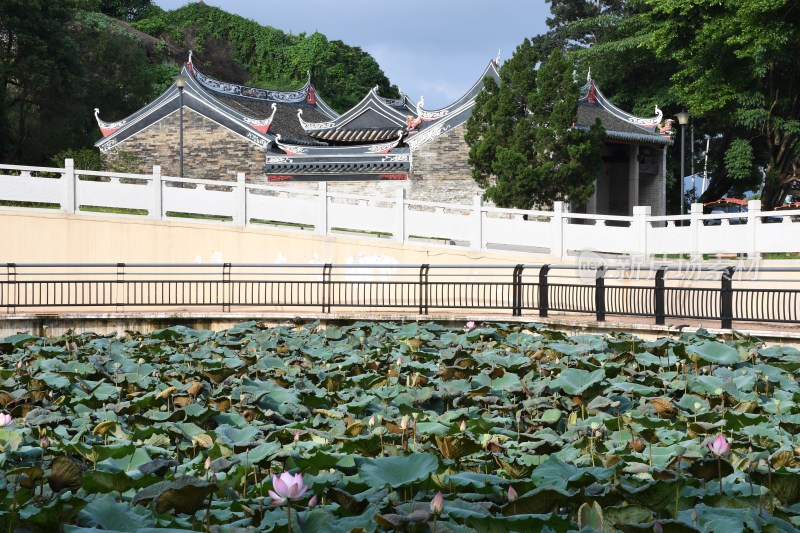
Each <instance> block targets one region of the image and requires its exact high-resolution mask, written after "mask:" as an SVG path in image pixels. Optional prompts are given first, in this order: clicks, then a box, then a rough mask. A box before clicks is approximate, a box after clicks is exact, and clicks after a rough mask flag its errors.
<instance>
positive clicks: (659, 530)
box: [653, 522, 664, 533]
mask: <svg viewBox="0 0 800 533" xmlns="http://www.w3.org/2000/svg"><path fill="white" fill-rule="evenodd" d="M653 533H664V527H663V526H662V525H661V522H656V523H655V524H653Z"/></svg>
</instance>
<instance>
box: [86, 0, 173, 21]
mask: <svg viewBox="0 0 800 533" xmlns="http://www.w3.org/2000/svg"><path fill="white" fill-rule="evenodd" d="M98 9H99V11H100V12H101V13H103V14H105V15H108V16H109V17H114V18H118V19H122V20H126V21H128V22H132V21H134V20H138V19H140V18H143V17H147V16H150V15H152V14H153V13H154V12H156V11H158V10H159V8H158V7H156V6H154V5H153V2H152V0H100V1H99V6H98Z"/></svg>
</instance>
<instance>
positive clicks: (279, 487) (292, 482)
mask: <svg viewBox="0 0 800 533" xmlns="http://www.w3.org/2000/svg"><path fill="white" fill-rule="evenodd" d="M272 488H273V489H274V490H270V491H268V493H269V497H270V498H272V505H283V504H284V502H286V501H287V500H299V499H300V498H302V497H303V495H304V494H305V493H306V491H307V490H308V487H307V486H305V485H303V474H294V475H292V474H290V473H289V472H284V473H283V474H281V475H280V477H278V476H272Z"/></svg>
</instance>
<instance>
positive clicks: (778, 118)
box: [648, 0, 800, 209]
mask: <svg viewBox="0 0 800 533" xmlns="http://www.w3.org/2000/svg"><path fill="white" fill-rule="evenodd" d="M649 2H650V5H651V6H652V11H651V12H650V14H649V20H650V21H651V26H652V28H653V30H654V31H653V33H652V35H651V37H650V39H649V40H648V45H649V46H650V47H651V48H652V49H653V50H655V51H656V52H657V54H658V57H659V58H664V59H666V60H671V61H674V62H675V63H676V64H677V65H678V68H677V70H676V72H675V74H674V75H673V76H672V78H671V82H672V87H671V90H672V91H673V92H674V94H675V95H676V96H677V97H678V98H679V99H680V100H681V101H683V102H685V103H686V104H687V106H688V108H689V110H690V111H691V112H692V113H693V114H695V115H696V116H698V117H701V118H708V117H711V118H712V119H713V120H714V121H716V122H718V123H721V124H723V125H724V126H725V127H726V129H727V131H728V136H729V139H728V141H727V143H726V144H727V147H726V150H725V152H724V154H722V159H723V162H722V165H720V166H721V167H722V168H724V170H725V173H726V174H727V175H728V176H729V177H730V179H731V180H741V179H745V180H747V179H752V176H753V175H754V174H755V172H754V170H753V169H755V168H761V169H763V173H764V176H765V182H764V188H763V191H762V195H761V199H762V201H763V202H764V207H765V208H766V209H769V208H771V207H774V206H776V205H779V204H780V203H782V201H783V198H784V196H785V195H786V194H788V193H789V192H790V191H791V190H792V189H793V188H797V183H798V180H800V99H798V96H797V95H798V92H800V24H799V23H798V20H800V3H798V2H797V1H796V0H728V1H726V2H705V1H700V0H649ZM748 145H749V149H748V147H747V146H748Z"/></svg>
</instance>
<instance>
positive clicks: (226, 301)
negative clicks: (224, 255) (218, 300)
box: [222, 263, 233, 313]
mask: <svg viewBox="0 0 800 533" xmlns="http://www.w3.org/2000/svg"><path fill="white" fill-rule="evenodd" d="M232 301H233V283H231V264H230V263H223V264H222V312H223V313H227V312H230V310H231V302H232Z"/></svg>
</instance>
